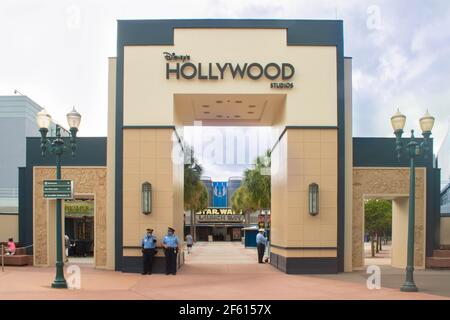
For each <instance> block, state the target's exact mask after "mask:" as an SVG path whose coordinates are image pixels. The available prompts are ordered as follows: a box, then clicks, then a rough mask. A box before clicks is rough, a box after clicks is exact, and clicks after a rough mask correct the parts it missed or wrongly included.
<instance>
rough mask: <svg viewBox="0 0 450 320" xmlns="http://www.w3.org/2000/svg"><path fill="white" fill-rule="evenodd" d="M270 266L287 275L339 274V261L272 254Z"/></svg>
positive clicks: (326, 258)
mask: <svg viewBox="0 0 450 320" xmlns="http://www.w3.org/2000/svg"><path fill="white" fill-rule="evenodd" d="M270 264H271V265H272V266H274V267H275V268H277V269H279V270H281V271H283V272H285V273H287V274H330V273H338V272H339V266H338V259H337V258H333V257H323V258H300V257H299V258H297V257H283V256H281V255H278V254H276V253H273V252H271V253H270Z"/></svg>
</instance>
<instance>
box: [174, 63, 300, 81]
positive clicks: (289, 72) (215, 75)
mask: <svg viewBox="0 0 450 320" xmlns="http://www.w3.org/2000/svg"><path fill="white" fill-rule="evenodd" d="M226 74H230V75H231V76H232V77H233V79H245V78H248V79H251V80H259V79H261V78H266V79H269V80H282V81H287V80H290V79H292V77H293V76H294V74H295V68H294V66H293V65H292V64H290V63H281V64H279V63H275V62H270V63H267V64H261V63H256V62H252V63H242V64H241V63H237V64H233V63H230V62H227V63H211V62H210V63H208V64H203V63H201V62H200V63H196V64H195V63H192V62H183V63H180V62H177V63H176V64H174V63H169V62H167V63H166V79H170V78H171V77H175V78H176V79H186V80H192V79H199V80H219V79H220V80H223V79H224V78H225V75H226Z"/></svg>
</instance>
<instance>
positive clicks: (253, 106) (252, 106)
mask: <svg viewBox="0 0 450 320" xmlns="http://www.w3.org/2000/svg"><path fill="white" fill-rule="evenodd" d="M248 107H249V108H256V106H255V105H254V104H251V105H249V106H248Z"/></svg>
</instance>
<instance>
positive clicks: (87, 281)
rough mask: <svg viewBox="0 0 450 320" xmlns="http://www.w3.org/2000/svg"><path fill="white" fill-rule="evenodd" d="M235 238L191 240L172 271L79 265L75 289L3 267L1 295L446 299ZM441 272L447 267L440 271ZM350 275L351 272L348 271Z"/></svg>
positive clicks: (50, 270)
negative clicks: (286, 260)
mask: <svg viewBox="0 0 450 320" xmlns="http://www.w3.org/2000/svg"><path fill="white" fill-rule="evenodd" d="M256 259H257V258H256V250H254V249H245V248H243V246H242V245H241V244H240V243H229V242H228V243H227V242H224V243H197V244H196V245H195V246H194V249H193V253H192V254H190V255H187V254H186V264H185V265H184V266H183V267H182V268H181V269H180V270H179V272H178V273H177V275H176V276H172V275H170V276H166V275H158V274H154V275H151V276H142V275H140V274H131V273H122V272H115V271H107V270H100V269H94V268H92V267H90V266H86V265H81V264H80V267H81V289H79V290H65V289H52V288H51V287H50V284H51V282H52V281H53V278H54V267H5V272H0V298H1V299H175V300H180V299H200V300H210V299H225V300H226V299H243V300H249V299H252V300H253V299H256V300H260V299H261V300H262V299H264V300H265V299H326V300H328V299H448V297H445V296H442V295H433V294H427V293H422V292H419V293H403V292H400V291H399V290H398V289H392V288H381V289H380V290H368V289H367V288H366V284H365V279H364V278H362V277H361V276H360V275H355V277H356V279H358V280H357V281H349V280H348V277H347V276H348V274H345V275H346V277H344V276H342V275H343V274H338V275H334V276H333V278H329V277H328V278H327V277H325V276H323V277H321V276H317V275H315V276H310V275H287V274H284V273H283V272H281V271H279V270H277V269H275V268H274V267H272V266H270V265H268V264H263V265H261V264H258V263H257V262H256ZM442 275H443V277H447V279H448V276H449V273H442ZM350 276H351V277H353V276H354V275H353V274H350Z"/></svg>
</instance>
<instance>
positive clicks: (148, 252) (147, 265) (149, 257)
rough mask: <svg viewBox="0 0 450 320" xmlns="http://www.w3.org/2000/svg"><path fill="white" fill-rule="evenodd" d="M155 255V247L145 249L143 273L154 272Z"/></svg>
mask: <svg viewBox="0 0 450 320" xmlns="http://www.w3.org/2000/svg"><path fill="white" fill-rule="evenodd" d="M154 255H155V249H143V261H144V265H143V269H142V272H143V273H152V264H153V256H154Z"/></svg>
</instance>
